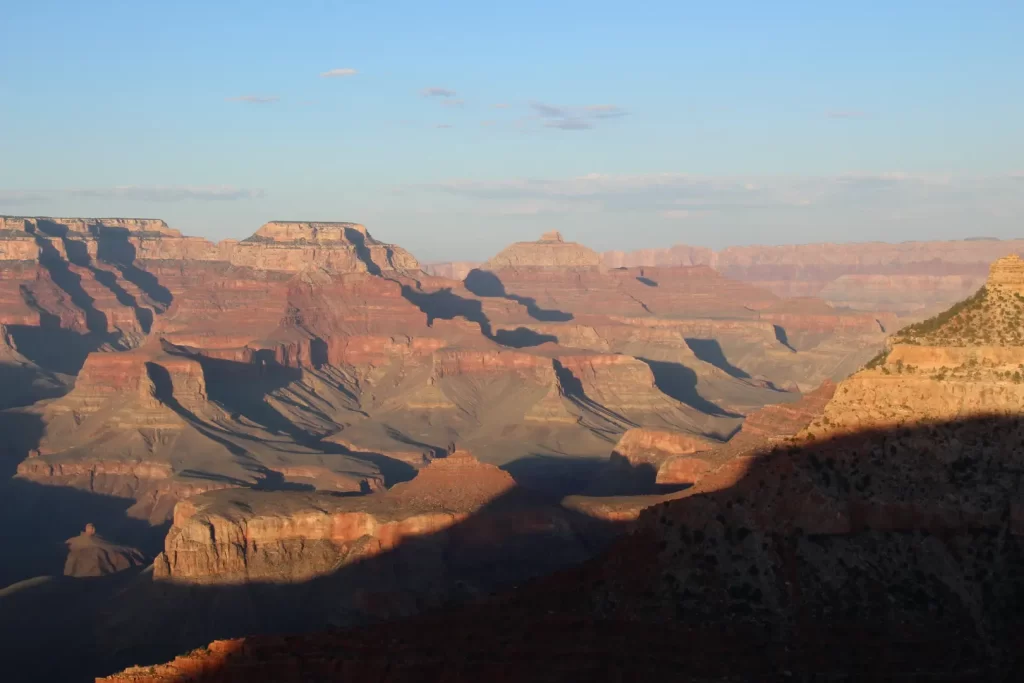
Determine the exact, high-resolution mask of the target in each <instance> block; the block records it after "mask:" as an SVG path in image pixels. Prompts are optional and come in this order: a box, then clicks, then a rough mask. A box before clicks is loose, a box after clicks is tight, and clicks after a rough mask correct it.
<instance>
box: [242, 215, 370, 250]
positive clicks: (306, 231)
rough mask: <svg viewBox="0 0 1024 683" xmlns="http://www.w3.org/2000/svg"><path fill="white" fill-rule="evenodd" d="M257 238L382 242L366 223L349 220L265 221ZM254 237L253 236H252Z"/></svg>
mask: <svg viewBox="0 0 1024 683" xmlns="http://www.w3.org/2000/svg"><path fill="white" fill-rule="evenodd" d="M253 237H255V238H261V239H263V240H271V241H273V242H309V243H312V244H332V243H336V242H341V243H344V244H367V245H370V244H380V242H378V241H377V240H375V239H373V237H371V236H370V233H369V232H368V231H367V230H366V226H365V225H360V224H359V223H349V222H334V221H332V222H323V223H322V222H309V223H307V222H297V221H270V222H269V223H265V224H264V225H263V226H262V227H260V229H259V230H257V231H256V234H255V235H254V236H253ZM250 239H253V238H250Z"/></svg>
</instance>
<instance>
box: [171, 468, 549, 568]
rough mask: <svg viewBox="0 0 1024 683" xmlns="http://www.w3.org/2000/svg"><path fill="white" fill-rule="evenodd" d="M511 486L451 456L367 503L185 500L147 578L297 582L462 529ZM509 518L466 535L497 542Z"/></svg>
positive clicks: (288, 497) (252, 495) (257, 497)
mask: <svg viewBox="0 0 1024 683" xmlns="http://www.w3.org/2000/svg"><path fill="white" fill-rule="evenodd" d="M515 487H516V484H515V480H513V479H512V476H511V475H509V474H508V473H507V472H505V471H503V470H501V469H499V468H497V467H495V466H494V465H488V464H484V463H481V462H479V461H478V460H477V459H476V458H475V457H473V456H472V455H471V454H470V453H469V452H467V451H455V452H454V453H452V454H451V455H449V456H448V457H447V458H443V459H439V460H434V461H433V462H432V463H430V464H429V465H427V466H426V467H424V468H423V469H422V470H420V471H419V473H418V474H417V475H416V477H415V478H414V479H412V480H411V481H408V482H405V483H402V484H398V485H396V486H394V487H393V488H391V489H390V490H388V491H386V492H383V493H378V494H372V495H368V496H356V497H337V496H328V495H321V494H315V493H309V494H307V493H302V494H297V493H294V492H290V493H287V494H285V493H279V492H270V493H268V492H258V491H242V490H235V491H223V492H221V493H220V494H207V495H199V496H194V497H192V498H190V499H189V500H186V501H183V502H181V503H179V504H178V505H177V506H176V507H175V509H174V525H173V526H172V528H171V530H170V532H169V533H168V534H167V538H166V539H165V541H164V552H163V553H162V554H161V555H160V556H159V557H158V558H157V559H156V562H155V564H154V576H155V577H156V578H157V579H170V580H177V581H187V582H197V583H240V582H243V581H253V580H261V581H266V580H274V581H277V582H286V581H304V580H308V579H310V578H312V577H314V576H318V575H323V574H328V573H332V572H336V571H337V570H338V568H339V566H341V565H343V564H349V563H351V562H355V561H358V560H360V559H365V558H367V557H371V556H374V555H379V554H381V553H383V552H386V551H389V550H392V549H394V548H395V547H396V546H398V545H400V544H401V543H402V542H403V541H404V540H406V539H410V538H415V537H423V536H429V535H434V534H437V533H439V532H442V531H445V530H447V529H451V528H452V527H454V526H455V525H457V524H460V523H465V522H466V521H467V520H468V519H469V518H470V517H471V516H473V515H475V514H477V513H480V512H481V511H482V510H483V509H484V508H485V506H486V507H489V506H490V505H491V504H492V503H495V502H497V501H498V499H501V498H503V497H505V496H507V495H508V494H510V493H511V492H512V491H513V490H514V489H515ZM490 509H491V510H493V508H490ZM517 517H518V518H520V519H524V518H522V516H521V515H513V516H512V517H510V518H503V519H505V520H506V521H505V522H503V524H504V525H505V526H503V527H500V528H499V527H493V528H491V527H488V526H487V525H486V524H484V526H483V527H481V526H479V524H480V523H482V522H481V521H480V520H478V526H475V527H473V528H474V529H476V530H477V531H479V530H481V529H483V530H484V531H485V532H486V533H484V534H483V535H475V536H474V542H477V543H479V542H493V543H496V544H500V543H501V542H502V540H503V538H504V537H503V536H502V535H501V534H500V533H499V532H502V531H503V532H504V533H505V534H508V533H509V531H510V530H512V529H514V528H515V524H511V525H509V523H508V520H515V519H516V518H517ZM530 519H531V520H534V521H535V518H530ZM282 558H288V561H287V562H283V561H282ZM426 571H429V570H426Z"/></svg>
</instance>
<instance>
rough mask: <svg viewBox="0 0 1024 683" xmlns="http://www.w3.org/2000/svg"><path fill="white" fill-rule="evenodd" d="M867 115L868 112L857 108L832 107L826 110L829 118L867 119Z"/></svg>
mask: <svg viewBox="0 0 1024 683" xmlns="http://www.w3.org/2000/svg"><path fill="white" fill-rule="evenodd" d="M867 117H868V114H867V112H863V111H859V110H857V109H831V110H829V111H827V112H825V118H827V119H866V118H867Z"/></svg>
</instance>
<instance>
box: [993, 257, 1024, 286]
mask: <svg viewBox="0 0 1024 683" xmlns="http://www.w3.org/2000/svg"><path fill="white" fill-rule="evenodd" d="M985 284H986V286H987V287H1002V288H1004V289H1009V290H1013V291H1016V292H1022V293H1024V259H1021V258H1020V257H1019V256H1017V255H1016V254H1010V255H1009V256H1004V257H1003V258H1001V259H998V260H996V261H995V262H993V263H992V266H991V267H990V268H989V272H988V281H987V282H986V283H985Z"/></svg>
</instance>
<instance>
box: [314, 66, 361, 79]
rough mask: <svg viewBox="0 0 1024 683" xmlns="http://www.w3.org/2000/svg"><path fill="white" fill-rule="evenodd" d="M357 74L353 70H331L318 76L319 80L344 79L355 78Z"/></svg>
mask: <svg viewBox="0 0 1024 683" xmlns="http://www.w3.org/2000/svg"><path fill="white" fill-rule="evenodd" d="M357 73H359V72H358V71H357V70H355V69H348V68H345V69H331V70H329V71H324V72H323V73H322V74H320V78H345V77H346V76H355V75H356V74H357Z"/></svg>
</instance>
